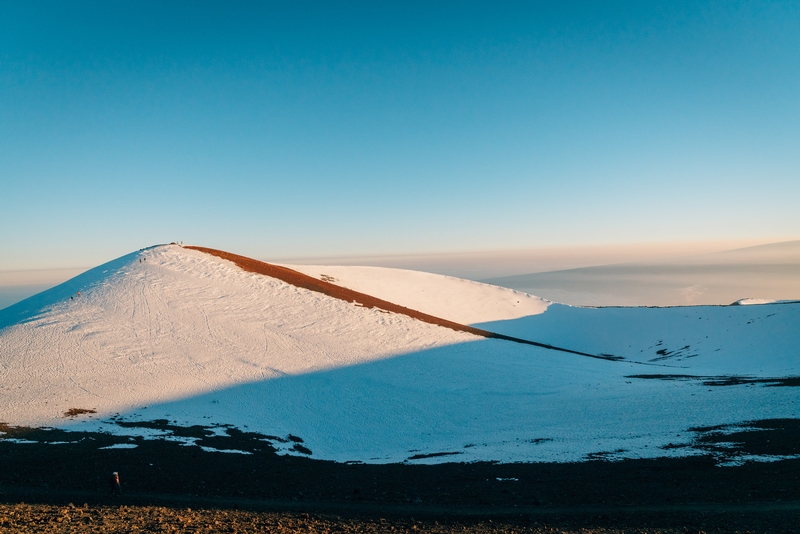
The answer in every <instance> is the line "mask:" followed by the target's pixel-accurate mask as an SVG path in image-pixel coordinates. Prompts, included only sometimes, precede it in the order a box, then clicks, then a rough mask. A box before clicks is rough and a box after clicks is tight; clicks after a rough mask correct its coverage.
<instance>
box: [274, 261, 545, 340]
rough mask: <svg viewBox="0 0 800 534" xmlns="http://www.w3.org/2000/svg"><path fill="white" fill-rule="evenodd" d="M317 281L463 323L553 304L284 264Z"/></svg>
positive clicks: (488, 290)
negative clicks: (323, 281)
mask: <svg viewBox="0 0 800 534" xmlns="http://www.w3.org/2000/svg"><path fill="white" fill-rule="evenodd" d="M284 267H288V268H290V269H294V270H295V271H300V272H301V273H303V274H307V275H309V276H313V277H314V278H317V279H320V280H325V281H327V282H332V283H334V284H336V285H338V286H343V287H346V288H349V289H352V290H353V291H358V292H359V293H366V294H367V295H372V296H373V297H377V298H379V299H382V300H386V301H388V302H392V303H394V304H399V305H400V306H404V307H406V308H410V309H412V310H416V311H420V312H423V313H427V314H428V315H433V316H434V317H440V318H442V319H447V320H449V321H453V322H456V323H460V324H466V325H471V324H475V323H485V322H488V321H503V320H508V319H518V318H520V317H526V316H528V315H538V314H540V313H544V312H545V311H546V310H547V307H548V306H549V305H550V304H551V302H550V301H549V300H545V299H542V298H539V297H534V296H533V295H528V294H527V293H522V292H520V291H516V290H514V289H507V288H505V287H499V286H493V285H490V284H483V283H481V282H473V281H472V280H464V279H462V278H454V277H452V276H444V275H440V274H432V273H424V272H420V271H410V270H407V269H392V268H389V267H355V266H337V265H284Z"/></svg>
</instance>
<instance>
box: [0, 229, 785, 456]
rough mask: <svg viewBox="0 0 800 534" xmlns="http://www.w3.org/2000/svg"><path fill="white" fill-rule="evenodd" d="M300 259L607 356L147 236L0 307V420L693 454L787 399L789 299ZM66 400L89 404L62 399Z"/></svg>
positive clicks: (395, 445) (427, 445) (317, 271)
mask: <svg viewBox="0 0 800 534" xmlns="http://www.w3.org/2000/svg"><path fill="white" fill-rule="evenodd" d="M298 269H300V268H298ZM302 269H304V270H305V271H306V272H307V273H308V274H312V275H315V276H322V275H323V274H324V275H327V277H329V278H331V279H334V280H335V281H334V283H341V284H342V285H345V286H347V287H350V288H351V289H355V290H358V291H361V292H365V293H366V292H369V293H370V294H374V295H375V296H377V297H379V298H382V299H384V300H391V301H392V302H396V303H398V304H400V305H402V306H405V307H408V308H412V309H418V311H422V312H425V313H428V314H431V315H437V316H439V317H443V318H445V319H449V320H451V321H456V320H457V321H459V322H461V321H463V322H469V323H473V324H475V323H478V326H479V327H480V328H483V329H485V330H489V331H493V332H499V333H502V334H506V335H512V336H515V337H519V338H523V339H528V340H531V341H536V342H543V343H549V344H553V345H559V346H562V347H566V348H569V349H573V350H578V351H584V352H587V353H592V354H601V353H604V354H608V355H609V356H608V357H609V358H612V359H608V360H603V359H596V358H589V357H585V356H581V355H577V354H570V353H564V352H559V351H554V350H547V349H544V348H541V347H535V346H530V345H524V344H519V343H513V342H509V341H505V340H499V339H486V338H482V337H478V336H474V335H471V334H469V333H465V332H458V331H454V330H452V329H449V328H444V327H441V326H436V325H433V324H429V323H425V322H421V321H418V320H415V319H413V318H411V317H408V316H405V315H401V314H396V313H387V312H385V311H383V310H381V309H377V308H372V309H368V308H364V307H361V306H358V305H356V304H353V303H351V302H345V301H343V300H339V299H336V298H333V297H330V296H326V295H323V294H321V293H317V292H313V291H310V290H307V289H301V288H299V287H296V286H293V285H290V284H287V283H285V282H282V281H280V280H277V279H275V278H270V277H268V276H264V275H261V274H255V273H250V272H245V271H243V270H242V269H240V268H239V267H237V266H236V265H234V264H233V263H231V262H229V261H227V260H224V259H221V258H218V257H215V256H212V255H209V254H205V253H203V252H199V251H196V250H188V249H185V248H182V247H179V246H176V245H172V246H159V247H153V248H151V249H147V250H143V251H140V252H137V253H134V254H130V255H128V256H124V257H122V258H119V259H118V260H115V261H113V262H110V263H108V264H105V265H103V266H100V267H98V268H96V269H93V270H92V271H89V272H87V273H84V274H83V275H81V276H79V277H77V278H75V279H73V280H70V281H69V282H67V283H65V284H62V285H61V286H58V287H56V288H53V289H51V290H48V291H46V292H44V293H41V294H39V295H37V296H35V297H32V298H31V299H28V300H26V301H23V302H20V303H18V304H17V305H14V306H11V307H9V308H6V309H5V310H0V421H4V422H7V423H10V424H14V425H34V426H39V425H50V426H59V427H67V428H74V429H76V430H83V429H97V428H98V427H99V428H101V429H104V430H108V431H112V432H134V431H136V432H141V430H135V429H130V428H127V429H122V428H120V427H119V426H117V425H116V423H115V421H116V420H117V419H112V418H111V416H112V415H114V414H120V417H121V418H122V419H123V420H128V421H132V420H154V419H168V420H169V421H174V422H175V423H176V424H181V425H187V424H199V425H204V426H207V427H213V426H215V425H234V426H237V427H240V428H244V427H247V429H248V430H250V431H255V432H261V433H264V434H269V435H273V436H284V437H285V436H288V435H289V434H292V435H293V436H300V437H302V439H303V440H304V444H305V445H306V446H307V448H308V449H310V450H311V451H312V457H314V458H325V459H333V460H338V461H350V460H360V461H373V462H389V461H412V462H419V461H421V462H438V461H471V460H498V461H574V460H583V459H586V458H589V457H591V455H594V454H597V453H610V454H611V455H612V456H614V457H653V456H667V455H682V454H693V453H695V452H696V451H695V450H694V449H693V448H692V447H691V445H692V443H691V441H692V432H691V431H690V429H692V428H694V427H699V426H712V425H723V424H740V423H743V422H746V421H751V420H758V419H766V418H788V417H792V418H795V417H797V412H798V406H797V403H798V400H800V396H799V395H798V389H797V387H795V386H796V384H797V383H798V381H797V380H791V379H790V380H786V378H787V377H788V378H791V377H795V376H797V375H800V372H798V363H800V351H799V350H798V347H800V335H799V334H798V329H797V328H796V326H797V325H798V324H800V305H798V304H796V303H789V304H768V305H757V306H729V307H695V308H656V309H651V308H574V307H569V306H562V305H557V304H550V303H548V302H546V301H541V300H540V299H537V298H535V297H530V296H528V295H522V294H519V293H516V292H513V291H511V290H505V289H502V288H495V287H493V286H485V285H483V284H475V283H472V282H466V281H461V280H457V279H452V278H447V277H440V276H437V275H427V274H418V273H411V272H407V271H398V270H395V269H361V268H339V269H338V270H337V269H334V268H328V267H326V268H317V267H313V268H312V267H308V268H302ZM322 269H324V270H322ZM351 269H352V270H351ZM359 269H361V270H359ZM437 280H438V281H439V282H437ZM440 283H441V285H439V284H440ZM78 292H80V295H78ZM517 301H519V302H517ZM709 384H712V385H709ZM792 384H795V386H792ZM776 386H779V387H776ZM71 408H83V409H93V410H97V414H96V415H95V416H90V417H88V418H85V419H79V420H77V421H75V420H72V419H66V418H64V416H63V414H64V412H65V411H67V410H69V409H71ZM0 439H1V436H0ZM667 445H669V447H667V448H664V447H666V446H667ZM678 445H686V447H678ZM279 447H280V445H279ZM284 452H288V453H290V454H295V452H291V451H288V446H287V447H286V448H285V449H284ZM442 453H448V454H447V455H442Z"/></svg>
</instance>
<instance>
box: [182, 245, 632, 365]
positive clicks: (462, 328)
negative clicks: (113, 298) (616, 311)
mask: <svg viewBox="0 0 800 534" xmlns="http://www.w3.org/2000/svg"><path fill="white" fill-rule="evenodd" d="M184 248H188V249H192V250H197V251H199V252H204V253H206V254H211V255H212V256H217V257H219V258H222V259H225V260H228V261H231V262H233V263H235V264H236V265H237V266H238V267H239V268H241V269H242V270H244V271H248V272H251V273H258V274H263V275H265V276H269V277H272V278H277V279H278V280H282V281H284V282H286V283H287V284H291V285H293V286H297V287H302V288H303V289H308V290H310V291H316V292H318V293H322V294H324V295H328V296H329V297H333V298H337V299H340V300H344V301H346V302H351V303H354V304H357V305H359V306H363V307H364V308H376V309H379V310H384V311H387V312H391V313H398V314H401V315H406V316H408V317H411V318H413V319H417V320H419V321H422V322H425V323H430V324H435V325H438V326H443V327H445V328H450V329H452V330H456V331H458V332H467V333H469V334H473V335H476V336H481V337H485V338H489V339H502V340H505V341H513V342H514V343H523V344H525V345H533V346H536V347H542V348H545V349H550V350H557V351H561V352H569V353H571V354H578V355H580V356H588V357H590V358H599V359H602V360H616V359H618V358H616V357H614V356H609V355H596V354H588V353H585V352H579V351H574V350H570V349H565V348H562V347H556V346H554V345H549V344H547V343H538V342H536V341H529V340H527V339H521V338H516V337H512V336H505V335H503V334H496V333H494V332H489V331H487V330H481V329H480V328H474V327H472V326H467V325H463V324H460V323H455V322H453V321H448V320H447V319H442V318H440V317H434V316H433V315H428V314H426V313H422V312H419V311H417V310H412V309H410V308H406V307H405V306H400V305H398V304H394V303H392V302H389V301H386V300H382V299H379V298H375V297H373V296H370V295H367V294H365V293H359V292H358V291H353V290H352V289H348V288H346V287H342V286H337V285H336V284H332V283H330V282H325V281H324V280H318V279H316V278H314V277H311V276H308V275H307V274H303V273H301V272H298V271H295V270H293V269H289V268H287V267H281V266H280V265H273V264H271V263H266V262H263V261H258V260H254V259H252V258H247V257H245V256H239V255H238V254H232V253H230V252H225V251H223V250H217V249H213V248H206V247H196V246H190V245H185V246H184Z"/></svg>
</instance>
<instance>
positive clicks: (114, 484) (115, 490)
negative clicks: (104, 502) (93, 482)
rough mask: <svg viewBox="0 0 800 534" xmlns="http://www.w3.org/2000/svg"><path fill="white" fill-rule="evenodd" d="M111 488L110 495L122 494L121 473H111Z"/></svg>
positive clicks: (117, 495)
mask: <svg viewBox="0 0 800 534" xmlns="http://www.w3.org/2000/svg"><path fill="white" fill-rule="evenodd" d="M110 482H111V489H110V490H109V492H108V496H109V497H111V496H114V497H119V496H120V495H122V488H121V487H120V485H119V473H117V472H116V471H114V472H113V473H111V481H110Z"/></svg>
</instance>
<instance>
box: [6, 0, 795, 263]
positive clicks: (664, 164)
mask: <svg viewBox="0 0 800 534" xmlns="http://www.w3.org/2000/svg"><path fill="white" fill-rule="evenodd" d="M798 28H800V3H798V2H794V1H787V2H755V1H754V2H735V1H726V2H709V3H706V2H694V1H693V2H677V1H674V0H670V1H667V2H650V1H648V2H641V1H632V2H572V3H565V2H519V3H515V2H499V3H498V2H483V3H479V2H464V1H458V2H419V3H414V2H363V3H362V2H281V3H268V2H216V3H207V2H197V1H192V2H156V1H152V2H143V1H136V2H123V1H114V2H105V1H102V2H82V1H76V2H62V1H58V2H36V1H31V2H3V3H0V201H1V202H2V204H1V205H0V270H14V269H32V268H36V269H44V268H59V267H70V266H91V265H96V264H98V263H101V262H103V261H107V260H109V259H112V258H114V257H117V256H119V255H122V254H125V253H127V252H130V251H132V250H136V249H138V248H140V247H144V246H147V245H151V244H155V243H161V242H165V241H167V242H168V241H172V240H183V241H185V242H187V243H188V242H191V243H196V244H201V245H205V246H212V247H217V248H223V249H227V250H231V251H233V252H238V253H241V254H247V255H250V256H255V257H259V258H265V259H269V258H286V257H301V256H325V255H332V256H333V255H376V254H411V253H428V252H458V251H469V250H488V249H503V248H526V247H553V246H582V245H591V246H598V245H602V244H606V243H609V244H610V243H616V244H619V243H641V242H651V243H652V242H661V241H669V242H680V241H704V240H707V241H719V240H750V241H754V240H755V241H758V240H763V241H764V242H767V241H779V240H783V239H797V238H798V237H800V96H799V95H800V31H798Z"/></svg>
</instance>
